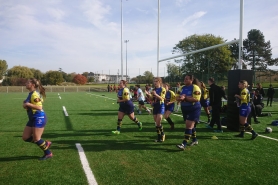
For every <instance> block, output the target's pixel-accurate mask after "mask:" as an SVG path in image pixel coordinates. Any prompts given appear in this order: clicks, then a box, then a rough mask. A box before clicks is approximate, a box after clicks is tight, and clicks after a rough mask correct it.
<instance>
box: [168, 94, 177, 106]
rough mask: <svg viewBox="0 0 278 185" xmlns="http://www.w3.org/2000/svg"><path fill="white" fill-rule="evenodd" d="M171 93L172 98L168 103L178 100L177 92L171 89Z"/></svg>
mask: <svg viewBox="0 0 278 185" xmlns="http://www.w3.org/2000/svg"><path fill="white" fill-rule="evenodd" d="M170 93H171V98H170V102H168V105H170V104H173V103H175V101H176V94H175V93H174V92H173V91H170Z"/></svg>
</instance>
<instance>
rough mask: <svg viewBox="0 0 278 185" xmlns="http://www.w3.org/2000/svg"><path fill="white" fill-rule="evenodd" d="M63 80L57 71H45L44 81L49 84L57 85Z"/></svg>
mask: <svg viewBox="0 0 278 185" xmlns="http://www.w3.org/2000/svg"><path fill="white" fill-rule="evenodd" d="M63 81H64V79H63V75H62V73H61V72H59V71H47V72H46V73H45V83H46V84H49V85H59V84H61V83H62V82H63Z"/></svg>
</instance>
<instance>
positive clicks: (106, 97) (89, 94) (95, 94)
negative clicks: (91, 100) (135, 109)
mask: <svg viewBox="0 0 278 185" xmlns="http://www.w3.org/2000/svg"><path fill="white" fill-rule="evenodd" d="M86 94H89V95H94V96H98V97H101V98H106V99H109V100H117V99H114V98H108V97H105V96H101V95H97V94H92V93H86Z"/></svg>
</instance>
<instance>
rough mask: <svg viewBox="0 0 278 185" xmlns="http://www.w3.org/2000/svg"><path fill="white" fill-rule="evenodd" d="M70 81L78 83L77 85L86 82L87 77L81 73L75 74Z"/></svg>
mask: <svg viewBox="0 0 278 185" xmlns="http://www.w3.org/2000/svg"><path fill="white" fill-rule="evenodd" d="M72 82H74V83H76V84H79V85H84V84H86V83H87V78H86V77H85V76H83V75H81V74H77V75H75V76H74V78H73V80H72Z"/></svg>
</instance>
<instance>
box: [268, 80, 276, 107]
mask: <svg viewBox="0 0 278 185" xmlns="http://www.w3.org/2000/svg"><path fill="white" fill-rule="evenodd" d="M274 94H275V90H274V88H273V87H272V85H271V84H270V85H269V88H268V89H267V93H266V95H267V103H266V106H268V103H269V105H270V107H271V106H272V101H273V96H274Z"/></svg>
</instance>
